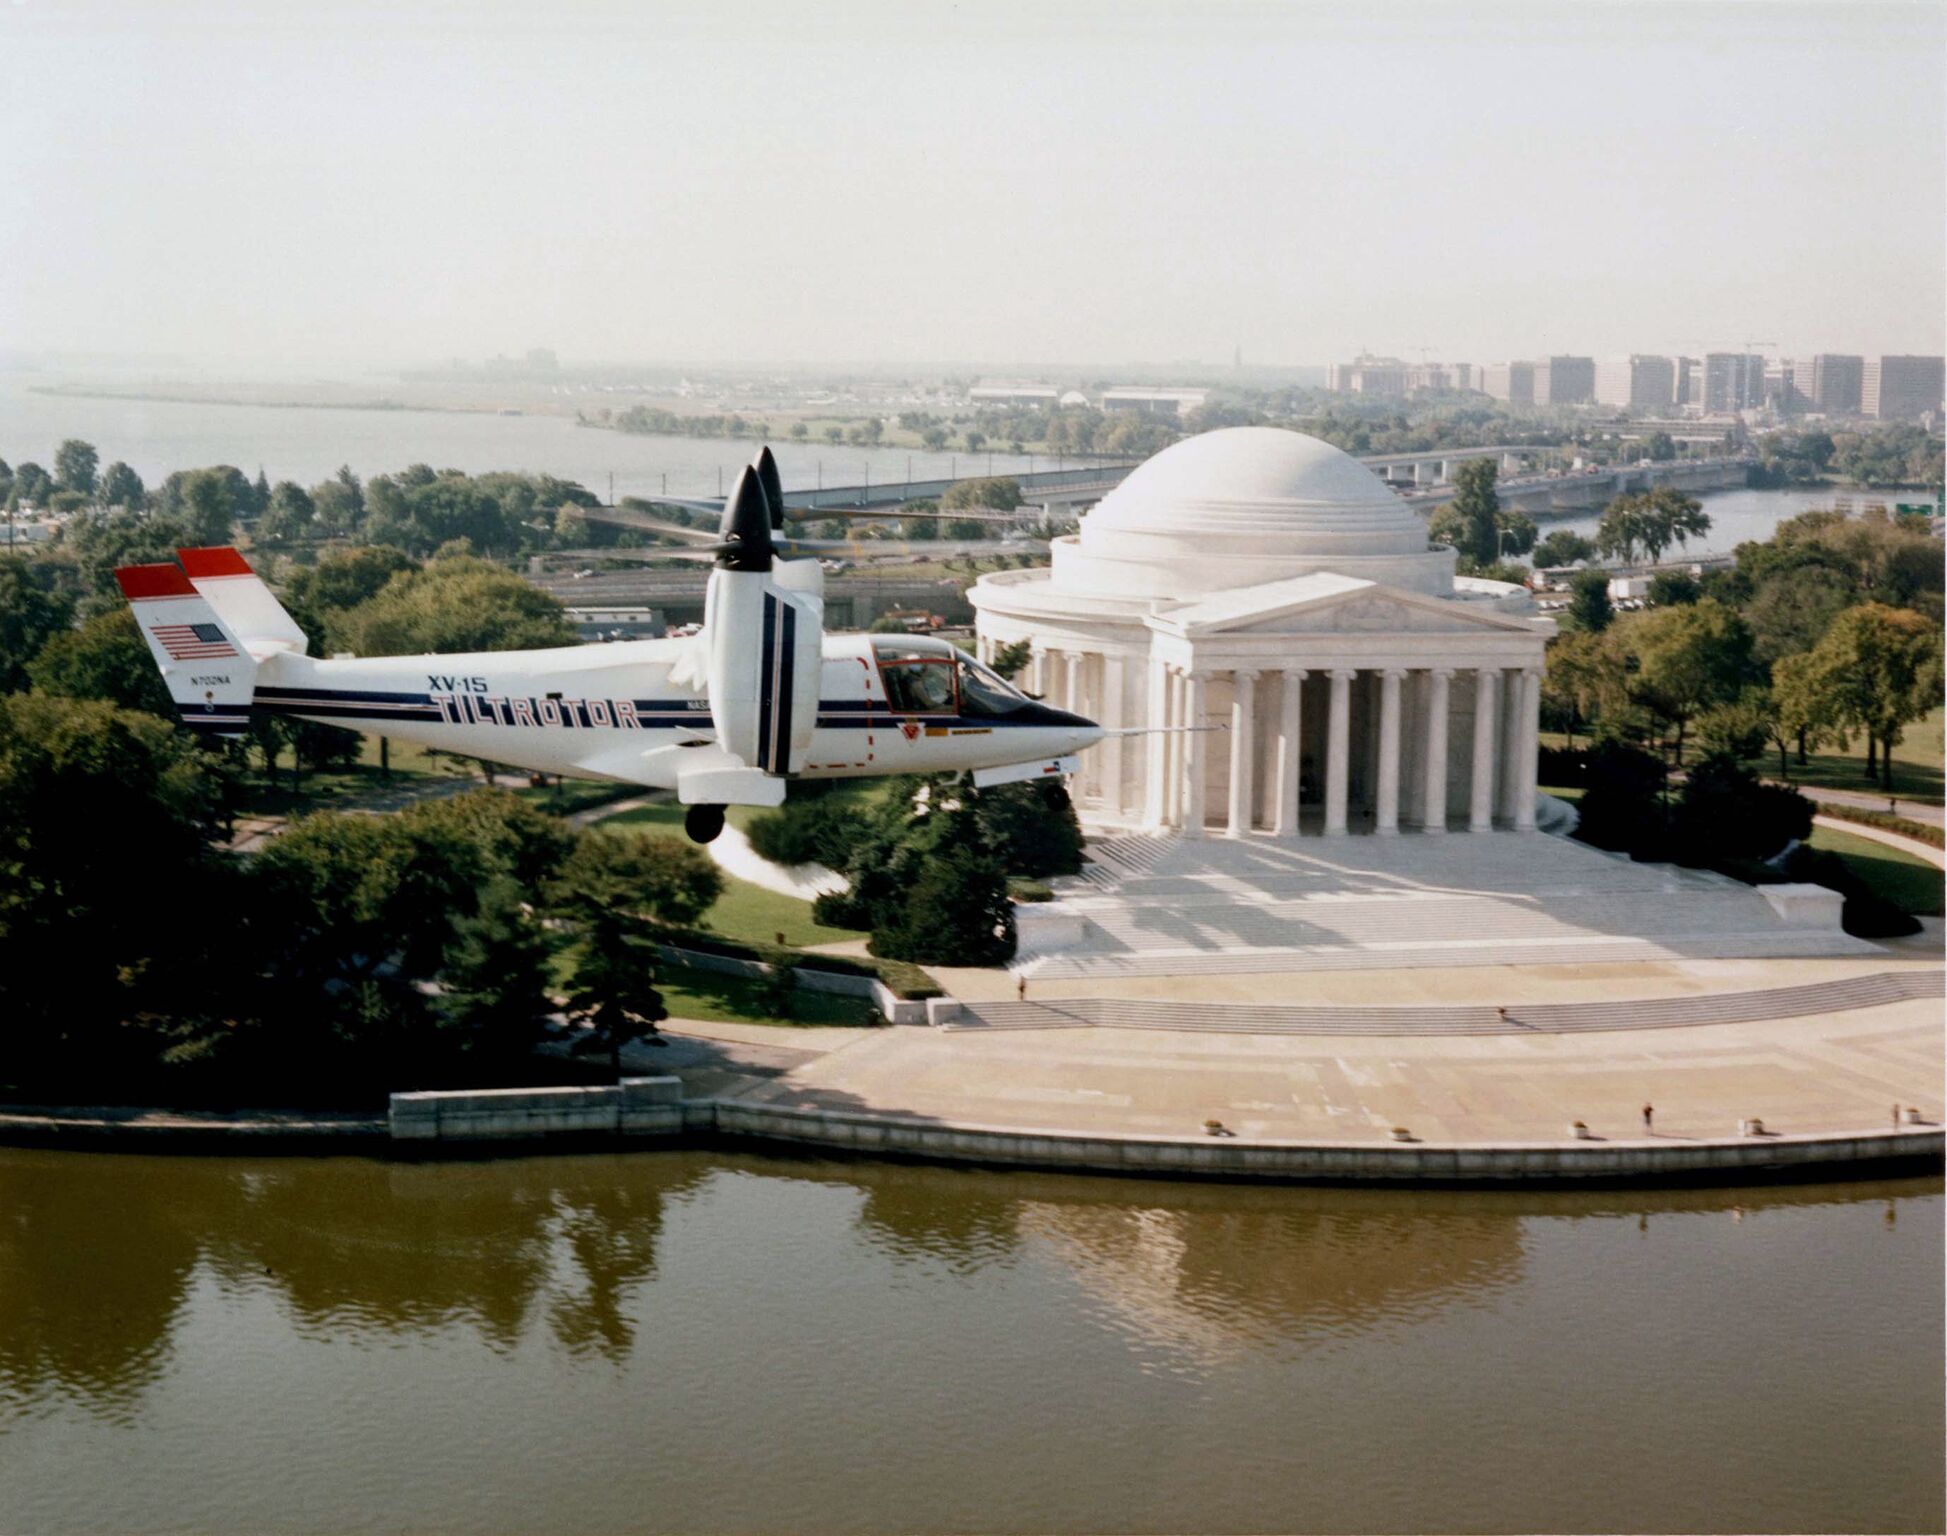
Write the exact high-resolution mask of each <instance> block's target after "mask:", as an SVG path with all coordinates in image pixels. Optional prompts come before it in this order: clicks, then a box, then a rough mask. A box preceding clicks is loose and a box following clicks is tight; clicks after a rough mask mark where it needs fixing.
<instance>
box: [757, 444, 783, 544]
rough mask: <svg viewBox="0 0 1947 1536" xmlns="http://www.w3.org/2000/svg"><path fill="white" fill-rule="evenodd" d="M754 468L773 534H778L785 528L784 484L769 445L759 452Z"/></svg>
mask: <svg viewBox="0 0 1947 1536" xmlns="http://www.w3.org/2000/svg"><path fill="white" fill-rule="evenodd" d="M752 467H753V468H754V469H756V471H757V483H758V484H759V485H760V486H762V487H763V490H764V504H765V506H767V507H768V508H769V509H770V513H771V532H773V533H776V532H777V531H778V530H779V529H780V528H782V527H783V526H784V482H783V481H782V480H780V479H779V478H778V473H777V460H776V459H775V458H773V457H772V456H771V445H770V444H769V443H766V444H765V445H764V446H763V447H762V448H760V449H759V450H758V451H757V457H756V458H755V459H754V460H753V461H752Z"/></svg>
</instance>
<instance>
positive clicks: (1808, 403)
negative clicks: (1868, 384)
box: [1792, 352, 1866, 416]
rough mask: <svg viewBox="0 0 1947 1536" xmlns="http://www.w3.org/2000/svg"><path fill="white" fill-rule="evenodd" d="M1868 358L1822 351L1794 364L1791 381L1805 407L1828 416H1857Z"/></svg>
mask: <svg viewBox="0 0 1947 1536" xmlns="http://www.w3.org/2000/svg"><path fill="white" fill-rule="evenodd" d="M1865 366H1866V359H1865V358H1863V357H1855V356H1851V355H1849V354H1847V353H1843V352H1820V353H1818V354H1816V355H1815V356H1813V357H1809V358H1804V359H1801V360H1800V361H1799V362H1797V363H1795V364H1793V365H1792V384H1793V386H1794V387H1795V388H1796V389H1797V391H1798V393H1799V394H1800V395H1802V396H1803V397H1804V400H1805V409H1806V410H1808V411H1818V412H1820V413H1822V414H1824V415H1826V416H1857V415H1858V414H1859V390H1860V384H1861V381H1862V378H1863V376H1864V373H1865Z"/></svg>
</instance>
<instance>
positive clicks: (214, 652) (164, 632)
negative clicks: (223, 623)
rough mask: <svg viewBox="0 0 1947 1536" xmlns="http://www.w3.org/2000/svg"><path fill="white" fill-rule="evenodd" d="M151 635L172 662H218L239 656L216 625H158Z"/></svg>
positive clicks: (151, 631)
mask: <svg viewBox="0 0 1947 1536" xmlns="http://www.w3.org/2000/svg"><path fill="white" fill-rule="evenodd" d="M149 633H150V634H152V635H154V636H155V639H156V644H157V645H159V646H161V647H162V648H163V650H165V651H167V652H168V653H169V659H170V660H171V661H216V660H219V659H220V658H222V657H224V656H234V655H236V654H237V653H236V651H235V650H234V649H233V648H232V647H231V645H230V642H229V641H228V640H225V639H224V638H223V631H222V630H221V629H219V628H218V627H217V626H216V625H214V624H158V625H156V626H155V628H154V629H152V630H150V631H149Z"/></svg>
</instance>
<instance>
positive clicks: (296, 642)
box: [176, 545, 308, 657]
mask: <svg viewBox="0 0 1947 1536" xmlns="http://www.w3.org/2000/svg"><path fill="white" fill-rule="evenodd" d="M176 558H177V559H178V560H180V561H182V563H183V573H184V574H185V575H186V576H188V578H189V581H190V584H191V585H192V586H193V587H195V589H196V590H197V591H198V592H199V593H201V594H202V596H203V597H204V598H206V599H207V600H208V601H209V605H210V606H211V607H212V608H214V609H215V610H216V611H217V613H218V615H219V616H220V617H221V618H222V620H223V622H224V623H225V624H227V625H228V626H229V627H230V629H231V630H232V631H234V632H235V633H236V634H237V635H238V636H239V637H240V638H241V639H242V640H243V643H244V644H245V645H246V646H247V647H249V650H250V654H251V655H253V656H257V657H262V656H266V655H268V654H270V652H272V651H295V652H297V654H298V655H300V656H302V655H303V654H304V652H305V649H306V647H307V644H308V642H307V641H306V639H305V635H304V631H303V630H301V629H299V628H298V625H297V620H295V619H293V618H292V617H291V616H290V614H288V613H286V612H285V611H284V605H283V604H282V603H280V602H278V600H277V599H276V598H275V597H274V596H272V595H271V590H270V588H269V587H267V586H266V585H265V584H264V579H263V577H261V576H259V575H258V574H257V573H256V572H255V571H253V570H252V569H251V568H250V563H249V562H248V561H247V560H245V559H244V558H243V556H242V555H241V554H240V553H238V552H237V551H236V550H235V549H232V548H230V547H229V546H228V545H224V546H222V547H220V548H216V549H179V550H177V551H176Z"/></svg>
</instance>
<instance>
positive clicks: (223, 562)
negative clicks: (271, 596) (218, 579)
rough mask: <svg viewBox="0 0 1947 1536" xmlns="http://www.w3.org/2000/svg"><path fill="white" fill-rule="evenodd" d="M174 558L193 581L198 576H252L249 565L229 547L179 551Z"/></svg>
mask: <svg viewBox="0 0 1947 1536" xmlns="http://www.w3.org/2000/svg"><path fill="white" fill-rule="evenodd" d="M176 558H177V559H178V560H180V561H182V563H183V569H184V570H185V571H187V572H188V573H189V575H190V577H191V579H192V580H193V579H194V578H196V577H198V576H254V575H255V574H256V572H254V571H252V570H251V569H250V564H249V562H248V561H246V560H245V559H244V558H243V556H242V555H240V554H238V553H237V551H236V550H235V549H234V548H233V547H232V546H230V545H228V544H225V545H223V546H222V547H221V548H216V549H179V550H177V551H176Z"/></svg>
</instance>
